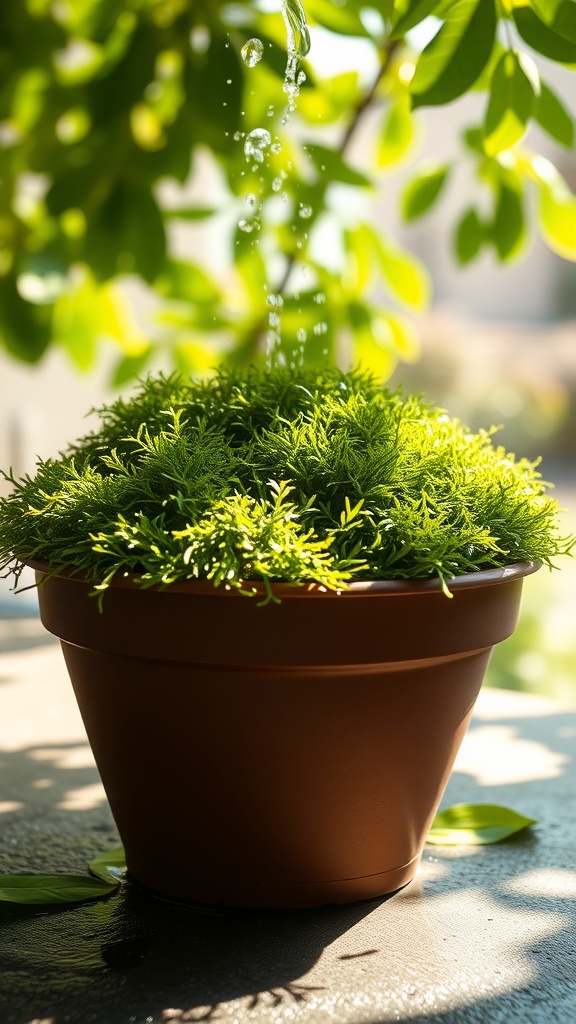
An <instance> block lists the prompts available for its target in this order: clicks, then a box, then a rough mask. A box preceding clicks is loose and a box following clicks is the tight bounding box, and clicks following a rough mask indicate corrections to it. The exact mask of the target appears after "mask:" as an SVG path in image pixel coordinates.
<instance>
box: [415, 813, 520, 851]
mask: <svg viewBox="0 0 576 1024" xmlns="http://www.w3.org/2000/svg"><path fill="white" fill-rule="evenodd" d="M536 824H537V822H536V820H535V819H534V818H525V817H524V815H522V814H518V813H517V811H513V810H511V809H510V808H509V807H499V806H498V805H497V804H456V805H455V806H454V807H447V808H446V810H444V811H439V812H438V814H437V815H436V817H435V818H434V821H433V822H432V827H431V829H430V832H429V833H428V836H427V838H426V842H427V843H433V844H435V845H438V846H484V845H487V844H489V843H500V842H502V840H503V839H508V838H509V836H513V835H515V833H516V832H520V831H522V829H525V828H528V827H529V826H530V825H536Z"/></svg>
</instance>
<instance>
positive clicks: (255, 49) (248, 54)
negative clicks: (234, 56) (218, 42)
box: [240, 39, 264, 68]
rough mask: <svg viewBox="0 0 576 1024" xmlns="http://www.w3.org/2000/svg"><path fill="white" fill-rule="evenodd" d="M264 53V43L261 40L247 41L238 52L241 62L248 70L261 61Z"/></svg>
mask: <svg viewBox="0 0 576 1024" xmlns="http://www.w3.org/2000/svg"><path fill="white" fill-rule="evenodd" d="M263 53H264V43H263V42H262V40H261V39H249V40H248V42H247V43H244V46H243V47H242V49H241V50H240V56H241V57H242V60H243V61H244V63H245V64H246V66H247V67H249V68H254V67H256V65H257V64H258V62H259V61H260V60H261V59H262V54H263Z"/></svg>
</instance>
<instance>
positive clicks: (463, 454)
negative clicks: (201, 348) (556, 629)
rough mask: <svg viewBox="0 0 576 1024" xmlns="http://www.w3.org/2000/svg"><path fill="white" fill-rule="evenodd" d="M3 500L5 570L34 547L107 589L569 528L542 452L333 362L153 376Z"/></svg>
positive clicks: (494, 547)
mask: <svg viewBox="0 0 576 1024" xmlns="http://www.w3.org/2000/svg"><path fill="white" fill-rule="evenodd" d="M99 412H100V425H99V427H98V429H96V430H95V431H94V432H92V433H91V434H89V435H88V436H86V437H84V438H82V439H81V440H80V441H78V442H77V443H76V444H74V445H72V446H71V448H70V450H69V451H68V452H65V453H64V454H63V455H62V456H61V457H60V458H59V459H49V460H47V461H44V462H43V461H41V462H39V463H38V467H37V472H36V474H35V476H34V477H25V478H24V479H22V480H15V479H13V478H12V477H9V479H10V480H11V482H12V484H13V491H12V494H11V495H10V496H9V497H8V498H6V499H4V500H3V501H1V502H0V568H2V569H8V570H9V571H12V572H14V573H15V574H16V575H18V573H19V571H20V569H21V565H22V562H23V561H25V560H27V559H31V558H41V559H43V560H45V561H47V562H48V563H50V564H51V565H53V566H67V567H72V568H74V569H76V570H78V571H83V572H85V573H86V575H87V577H88V578H89V579H91V580H93V581H94V583H95V590H96V591H97V592H99V593H102V592H103V591H104V590H105V589H106V587H107V586H108V585H109V583H110V581H111V579H112V578H113V577H114V576H115V575H117V574H122V573H130V574H133V575H134V576H135V577H136V579H137V581H138V582H140V583H141V585H142V586H151V585H167V584H169V583H171V582H173V581H175V580H181V579H210V580H213V582H214V584H215V585H225V586H230V587H235V588H237V589H239V590H241V591H242V592H244V593H249V594H251V593H253V592H255V591H256V590H257V589H258V588H255V587H254V586H250V582H251V581H256V580H259V581H263V582H264V585H265V593H266V595H267V596H268V598H271V597H273V590H272V587H271V584H272V583H273V582H274V581H286V582H290V583H296V584H298V583H304V582H314V583H316V584H319V585H321V586H324V587H328V588H331V589H339V588H341V587H345V586H346V584H347V582H348V580H350V579H362V578H364V579H397V578H427V577H433V576H436V577H438V578H439V579H440V580H441V581H442V582H443V585H444V586H445V587H446V581H449V580H450V578H451V577H454V576H456V575H459V574H462V573H466V572H473V571H476V570H478V569H486V568H492V567H497V566H503V565H507V564H510V563H513V562H518V561H533V560H541V561H543V562H545V563H547V564H549V565H550V564H551V562H552V559H553V558H554V557H556V556H557V555H560V554H563V553H567V552H568V551H570V549H571V548H572V547H573V545H574V538H570V537H562V536H561V534H560V532H559V529H558V507H557V505H556V502H555V501H554V500H553V499H552V498H550V497H549V496H548V495H547V494H546V484H544V483H543V481H542V479H541V477H540V474H539V472H538V469H537V463H532V462H528V461H527V460H524V459H520V460H517V459H515V457H514V456H513V455H510V454H508V453H507V452H506V451H505V450H504V449H503V448H502V447H499V446H497V445H495V444H494V443H493V439H492V432H487V431H480V432H478V433H476V434H473V433H471V432H470V431H469V430H467V429H466V428H465V427H463V426H462V425H461V424H460V423H459V422H458V421H457V420H454V419H450V418H449V417H448V416H447V415H446V414H445V413H444V412H443V411H442V410H438V409H434V408H430V407H429V406H428V405H426V403H425V402H423V401H422V400H421V399H420V398H418V397H415V396H404V395H403V394H402V393H401V392H399V391H397V392H391V391H389V390H387V389H383V388H381V387H380V386H379V385H378V383H377V382H376V381H375V380H374V379H373V378H372V377H370V376H369V375H367V374H364V373H360V372H357V371H351V372H348V373H342V372H340V371H339V370H337V369H335V368H328V369H325V370H323V371H321V372H319V371H317V370H314V369H288V368H277V369H274V370H271V371H270V370H261V369H259V368H255V367H252V368H251V369H250V370H249V371H248V372H247V373H244V374H238V373H231V372H224V371H222V372H220V373H218V374H217V375H216V376H215V377H214V378H212V379H210V380H208V381H190V380H186V379H184V378H182V377H179V376H176V375H174V376H170V377H165V376H162V375H160V376H151V377H149V378H147V379H146V380H145V381H143V382H142V383H141V384H140V386H139V388H138V390H137V391H136V393H135V394H134V395H133V397H132V398H131V399H124V398H122V399H118V400H117V401H116V402H114V403H113V404H111V405H109V406H105V407H104V408H103V409H101V410H99Z"/></svg>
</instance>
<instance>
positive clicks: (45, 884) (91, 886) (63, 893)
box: [0, 875, 118, 903]
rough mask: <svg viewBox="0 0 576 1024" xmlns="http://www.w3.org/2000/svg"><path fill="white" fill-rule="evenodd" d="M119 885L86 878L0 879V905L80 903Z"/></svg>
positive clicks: (57, 876)
mask: <svg viewBox="0 0 576 1024" xmlns="http://www.w3.org/2000/svg"><path fill="white" fill-rule="evenodd" d="M117 887H118V882H117V881H114V882H113V883H110V882H105V881H101V880H100V879H99V878H90V877H89V876H88V875H0V901H1V900H4V901H5V902H6V903H81V902H82V901H83V900H94V899H99V898H100V897H102V896H107V895H108V894H109V893H111V892H114V890H115V889H116V888H117Z"/></svg>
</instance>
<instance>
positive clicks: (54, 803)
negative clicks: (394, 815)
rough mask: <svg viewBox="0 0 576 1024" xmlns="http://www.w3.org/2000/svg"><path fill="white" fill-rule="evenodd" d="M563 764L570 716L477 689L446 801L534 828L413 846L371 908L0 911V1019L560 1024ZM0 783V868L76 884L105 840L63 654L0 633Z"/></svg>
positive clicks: (107, 819)
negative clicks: (504, 838)
mask: <svg viewBox="0 0 576 1024" xmlns="http://www.w3.org/2000/svg"><path fill="white" fill-rule="evenodd" d="M110 713H111V714H113V713H114V709H113V708H111V709H110ZM575 753H576V709H575V708H563V707H560V706H559V705H556V704H553V703H551V702H548V701H545V700H542V699H539V698H534V697H526V696H522V695H519V694H513V693H504V692H502V691H494V690H484V692H483V693H482V695H481V697H480V700H479V702H478V705H477V709H476V712H475V716H474V719H473V723H472V726H471V728H470V730H469V733H468V736H467V738H466V740H465V742H464V745H463V748H462V751H461V753H460V755H459V759H458V762H457V765H456V769H455V771H454V774H453V776H452V779H451V781H450V784H449V787H448V791H447V793H446V795H445V800H444V805H448V804H451V803H459V802H463V801H476V802H488V803H490V802H494V803H500V804H506V805H508V806H511V807H514V808H515V809H516V810H518V811H520V812H522V813H524V814H526V815H527V816H529V817H534V818H537V819H539V824H538V825H537V826H536V827H535V828H533V829H531V830H530V831H529V832H526V833H523V834H521V835H519V836H517V837H516V838H515V839H513V840H511V841H509V842H507V843H505V844H500V845H497V846H488V847H476V848H473V847H453V848H448V847H445V848H441V847H436V846H428V847H427V848H426V850H425V853H424V858H423V862H422V867H421V871H420V874H419V877H418V879H417V880H416V881H415V882H414V883H412V885H410V886H408V887H407V888H406V889H404V890H403V891H402V892H400V893H397V894H396V895H395V896H392V897H390V898H388V899H385V900H376V901H371V902H368V903H364V904H358V905H355V906H349V907H344V908H326V909H322V910H316V911H307V912H284V913H261V912H259V913H239V912H236V913H230V914H226V915H221V914H218V913H203V914H199V913H192V912H190V911H189V910H184V909H181V908H179V907H176V906H173V905H170V904H168V903H164V902H160V901H156V900H153V899H151V898H150V897H148V896H146V895H145V894H142V893H140V892H138V891H135V890H134V889H132V888H125V889H123V890H122V891H121V892H120V893H119V894H117V895H114V896H112V897H110V898H108V899H106V900H103V901H101V902H97V903H92V904H85V905H83V906H76V907H71V908H65V909H61V908H57V909H53V910H47V909H46V908H38V907H37V908H28V907H15V906H13V905H9V904H0V963H1V965H2V966H1V973H0V1024H32V1022H34V1024H38V1022H42V1024H88V1022H97V1024H159V1022H161V1021H169V1020H172V1021H176V1022H178V1021H194V1020H214V1021H220V1022H223V1024H280V1022H285V1021H286V1022H288V1021H290V1022H291V1021H295V1022H299V1021H301V1022H303V1024H309V1022H313V1024H324V1022H325V1024H377V1022H382V1024H384V1022H388V1021H406V1022H408V1021H411V1022H414V1024H416V1022H421V1024H423V1022H430V1024H433V1022H437V1024H440V1022H442V1024H486V1022H488V1021H489V1022H490V1024H537V1022H539V1021H546V1022H547V1024H573V1022H576V902H575V897H576V853H575V850H576V820H575V819H576V812H575V806H576V800H575V797H576V768H575V757H574V755H575ZM0 780H1V782H0V872H11V873H16V872H27V871H49V872H54V871H77V872H84V871H85V870H86V861H87V860H88V859H89V858H90V857H91V856H92V855H93V854H94V853H96V852H97V851H99V850H100V849H106V848H108V847H110V846H113V845H114V844H115V843H117V841H118V840H117V836H116V833H115V830H114V825H113V822H112V819H111V816H110V813H109V810H108V807H107V804H106V801H105V798H104V794H103V791H102V789H101V786H100V783H99V780H98V776H97V773H96V770H95V768H94V765H93V761H92V758H91V754H90V751H89V748H88V745H87V742H86V737H85V734H84V730H83V727H82V723H81V720H80V718H79V715H78V712H77V710H76V707H75V704H74V700H73V696H72V691H71V688H70V685H69V683H68V680H67V677H66V672H65V668H64V664H63V661H62V657H61V654H60V650H59V647H58V645H57V644H56V643H53V642H52V641H51V639H50V638H49V637H47V636H43V635H42V634H41V633H40V632H39V631H37V630H36V631H35V628H34V626H33V625H30V624H28V625H27V626H26V625H21V626H16V624H15V623H12V624H10V626H9V624H8V623H3V624H2V629H0ZM231 842H233V837H231ZM166 843H168V844H171V843H178V835H177V832H175V833H174V834H172V835H167V836H166Z"/></svg>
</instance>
